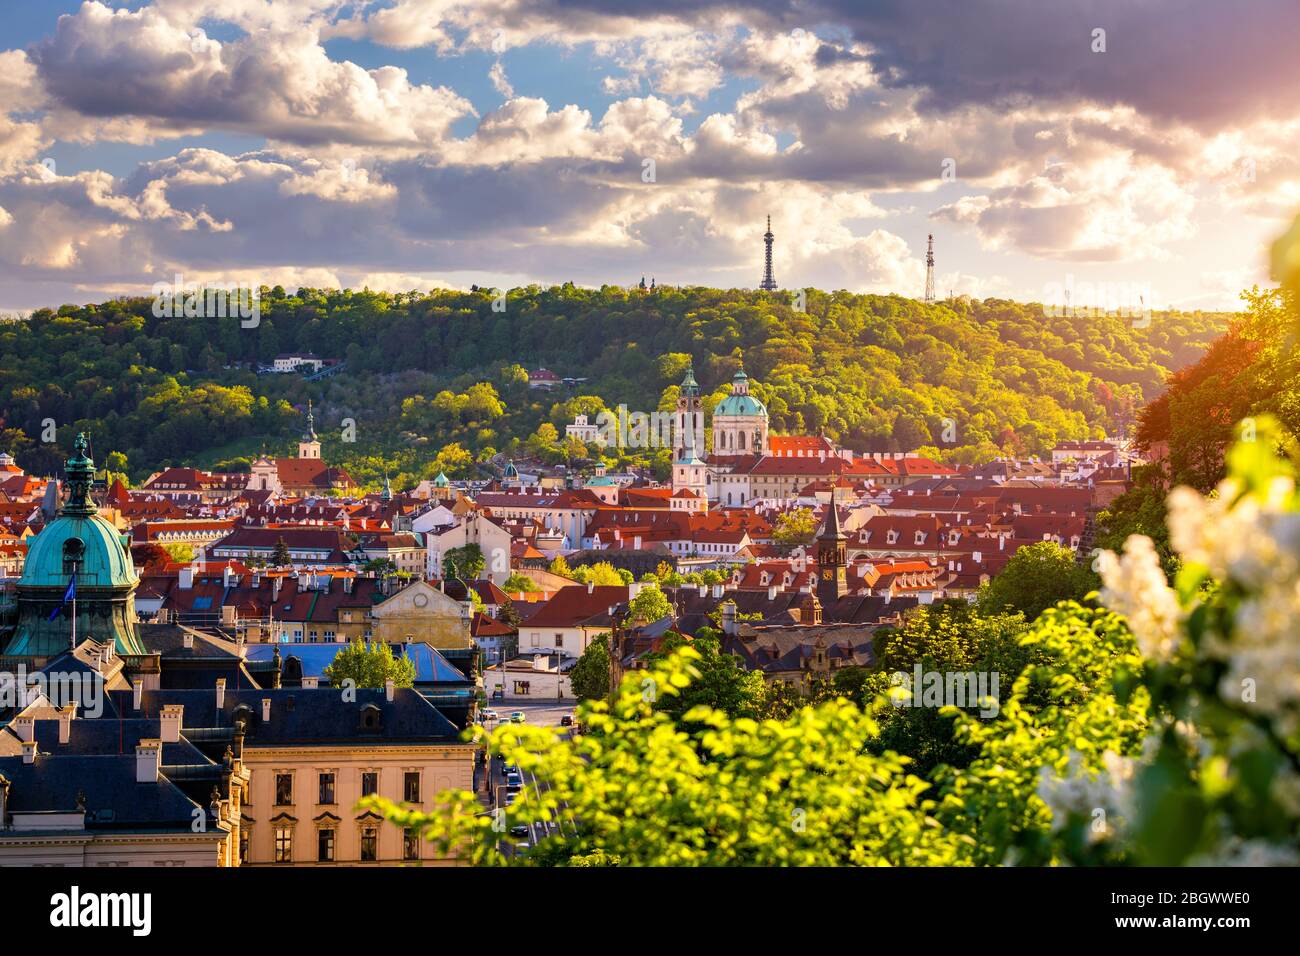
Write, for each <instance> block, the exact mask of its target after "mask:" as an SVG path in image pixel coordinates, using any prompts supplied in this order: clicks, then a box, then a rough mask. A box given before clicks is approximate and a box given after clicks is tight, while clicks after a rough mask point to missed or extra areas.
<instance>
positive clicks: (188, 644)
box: [181, 631, 194, 651]
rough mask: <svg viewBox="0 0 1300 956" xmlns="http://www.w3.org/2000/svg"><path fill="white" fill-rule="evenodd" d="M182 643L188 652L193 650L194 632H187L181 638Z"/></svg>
mask: <svg viewBox="0 0 1300 956" xmlns="http://www.w3.org/2000/svg"><path fill="white" fill-rule="evenodd" d="M181 643H182V644H183V645H185V649H186V650H187V651H188V650H192V649H193V647H194V633H193V632H192V631H186V632H185V633H184V635H182V637H181Z"/></svg>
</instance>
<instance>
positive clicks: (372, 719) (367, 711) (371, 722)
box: [361, 704, 379, 731]
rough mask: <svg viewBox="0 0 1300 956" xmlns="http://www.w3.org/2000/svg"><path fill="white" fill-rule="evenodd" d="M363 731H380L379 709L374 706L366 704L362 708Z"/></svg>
mask: <svg viewBox="0 0 1300 956" xmlns="http://www.w3.org/2000/svg"><path fill="white" fill-rule="evenodd" d="M361 729H362V730H371V731H374V730H378V729H379V708H378V707H377V706H375V705H374V704H366V706H364V707H362V708H361Z"/></svg>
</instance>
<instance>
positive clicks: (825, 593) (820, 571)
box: [817, 500, 849, 608]
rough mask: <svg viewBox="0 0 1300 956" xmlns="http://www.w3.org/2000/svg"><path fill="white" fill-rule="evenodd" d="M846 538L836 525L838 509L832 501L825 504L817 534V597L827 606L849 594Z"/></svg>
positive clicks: (838, 521)
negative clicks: (824, 513) (824, 517)
mask: <svg viewBox="0 0 1300 956" xmlns="http://www.w3.org/2000/svg"><path fill="white" fill-rule="evenodd" d="M847 565H848V537H847V536H846V535H845V534H844V530H843V529H842V528H841V527H840V512H839V508H837V507H836V506H835V502H834V501H833V500H832V501H831V502H830V503H829V504H828V505H827V506H826V520H825V521H824V522H823V523H822V530H821V532H820V533H819V534H818V535H817V598H818V600H819V601H820V602H821V605H822V607H823V608H829V607H830V606H831V605H832V604H834V603H835V602H836V601H837V600H839V599H840V598H842V597H843V596H844V595H846V594H848V593H849V580H848V572H847V570H846V566H847Z"/></svg>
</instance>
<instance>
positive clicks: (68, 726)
mask: <svg viewBox="0 0 1300 956" xmlns="http://www.w3.org/2000/svg"><path fill="white" fill-rule="evenodd" d="M76 716H77V705H76V703H71V704H65V705H64V706H62V707H60V708H59V743H61V744H66V743H67V742H68V741H69V740H71V739H72V719H73V718H74V717H76Z"/></svg>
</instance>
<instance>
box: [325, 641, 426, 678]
mask: <svg viewBox="0 0 1300 956" xmlns="http://www.w3.org/2000/svg"><path fill="white" fill-rule="evenodd" d="M322 673H323V674H324V676H325V678H326V680H328V681H329V682H330V686H332V687H342V686H343V682H344V681H346V680H351V681H353V682H354V683H355V685H356V686H357V687H372V688H374V687H383V686H385V683H386V682H387V681H389V680H392V682H393V683H394V684H395V685H396V686H398V687H412V686H414V685H415V663H414V662H413V661H411V660H410V659H409V658H407V657H406V656H405V655H403V656H401V657H394V656H393V651H392V649H391V648H390V647H389V646H388V645H387V644H385V643H383V642H381V641H375V642H372V643H370V644H366V643H365V642H364V641H362V640H361V638H356V639H355V640H353V641H352V642H350V643H349V644H348V646H347V647H345V648H343V649H342V650H341V651H339V652H338V653H337V654H336V655H334V660H333V661H332V662H331V663H330V664H329V665H328V666H327V667H326V668H325V670H324V671H323V672H322Z"/></svg>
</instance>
